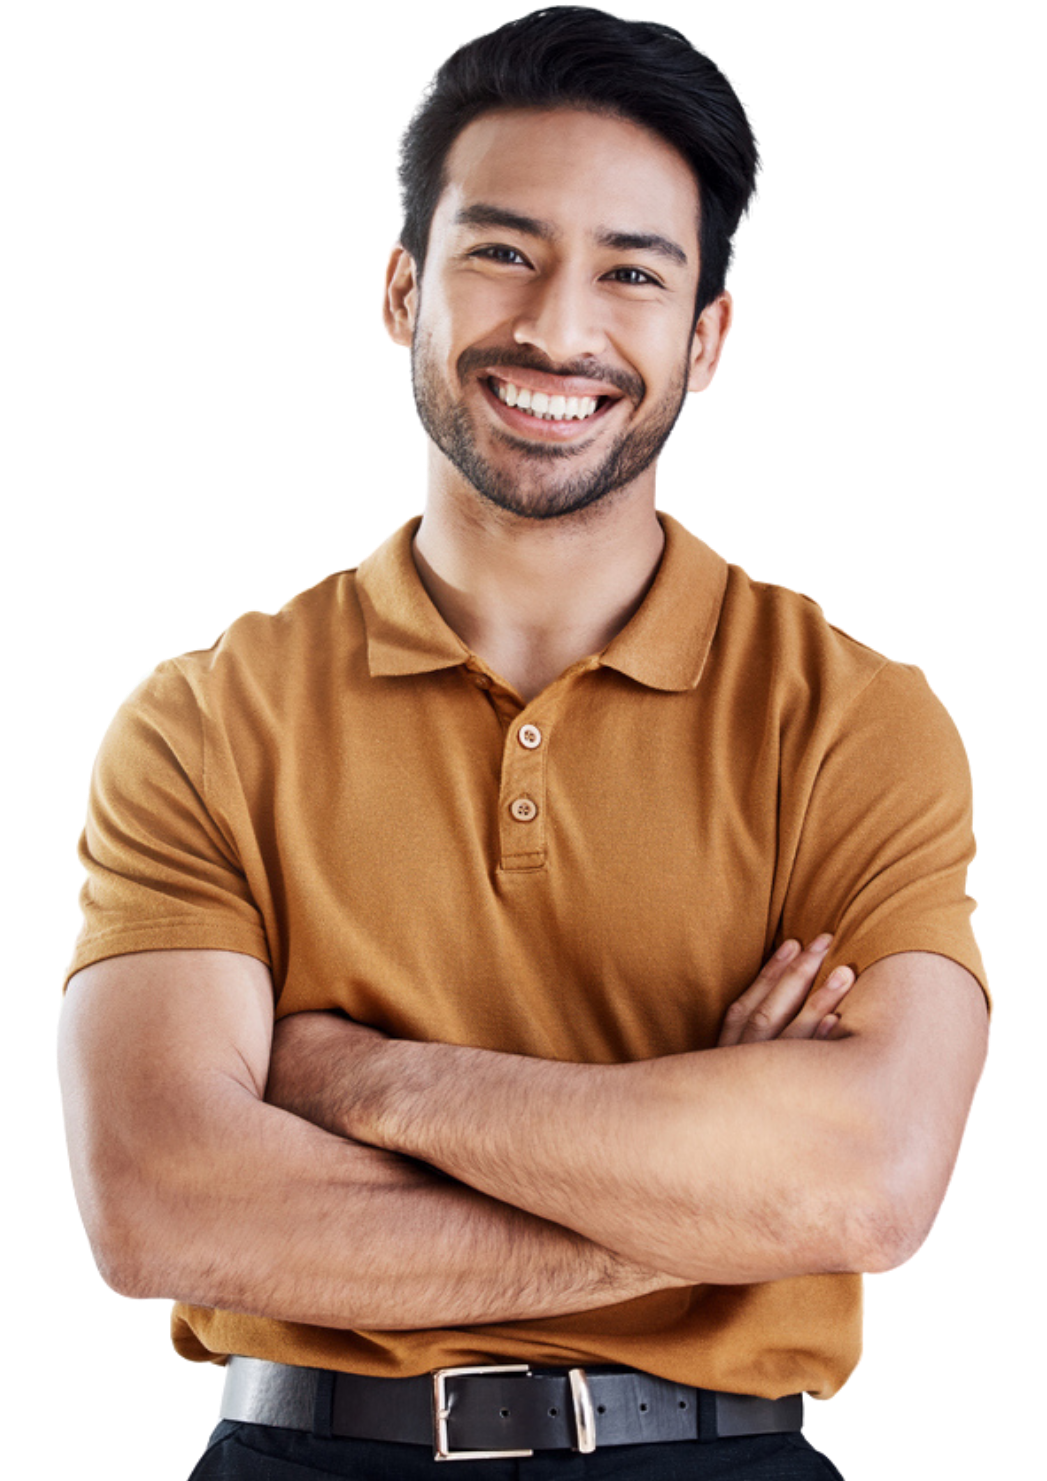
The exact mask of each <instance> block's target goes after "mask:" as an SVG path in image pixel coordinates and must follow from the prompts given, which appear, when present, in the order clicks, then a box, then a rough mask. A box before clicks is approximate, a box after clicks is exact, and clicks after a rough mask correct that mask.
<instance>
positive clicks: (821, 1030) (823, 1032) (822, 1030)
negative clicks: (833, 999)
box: [814, 1013, 840, 1039]
mask: <svg viewBox="0 0 1047 1481" xmlns="http://www.w3.org/2000/svg"><path fill="white" fill-rule="evenodd" d="M839 1021H840V1019H839V1016H838V1015H837V1014H836V1013H829V1014H828V1015H827V1016H826V1017H825V1018H823V1019H822V1021H821V1023H820V1024H819V1025H818V1027H817V1028H816V1029H815V1031H814V1037H815V1038H816V1039H827V1038H828V1037H829V1035H830V1034H831V1033H832V1031H833V1029H834V1028H835V1027H836V1025H837V1024H838V1023H839Z"/></svg>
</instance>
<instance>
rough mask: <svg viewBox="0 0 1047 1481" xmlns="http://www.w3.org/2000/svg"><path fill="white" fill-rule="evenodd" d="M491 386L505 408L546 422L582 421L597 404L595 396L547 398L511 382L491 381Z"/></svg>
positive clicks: (542, 393)
mask: <svg viewBox="0 0 1047 1481" xmlns="http://www.w3.org/2000/svg"><path fill="white" fill-rule="evenodd" d="M493 384H494V389H495V391H496V393H497V395H498V399H499V400H500V401H504V402H505V404H506V406H518V407H519V408H520V410H521V411H529V412H530V413H531V415H532V416H535V417H539V418H541V420H542V421H546V422H565V421H579V422H580V421H584V420H585V418H586V417H591V416H592V414H593V412H594V411H595V410H596V408H597V405H598V404H599V402H598V399H597V397H595V396H547V395H546V393H545V392H544V391H531V390H528V388H527V387H526V386H514V385H513V383H512V381H500V380H493Z"/></svg>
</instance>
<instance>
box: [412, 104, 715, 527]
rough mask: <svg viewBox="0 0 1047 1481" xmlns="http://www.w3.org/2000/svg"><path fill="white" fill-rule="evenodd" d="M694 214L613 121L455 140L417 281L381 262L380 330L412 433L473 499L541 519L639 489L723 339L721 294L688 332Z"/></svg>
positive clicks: (495, 128) (543, 116)
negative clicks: (414, 417)
mask: <svg viewBox="0 0 1047 1481" xmlns="http://www.w3.org/2000/svg"><path fill="white" fill-rule="evenodd" d="M698 212H699V204H698V191H697V186H696V184H695V180H694V176H693V175H692V173H691V171H690V169H689V167H688V165H687V164H686V162H685V161H684V160H683V158H682V157H681V156H680V155H679V154H677V153H676V151H675V150H674V149H672V148H671V147H670V146H669V145H668V144H666V143H665V142H664V141H663V140H661V139H660V138H658V137H657V136H656V135H654V134H651V133H649V132H648V131H647V130H646V129H643V128H641V127H639V126H638V125H636V124H634V123H630V122H626V121H624V120H622V119H618V118H607V117H603V116H599V115H596V114H591V113H585V112H581V111H577V110H574V109H556V110H551V111H546V112H536V111H532V110H514V111H511V112H502V113H490V114H485V115H484V116H482V117H481V118H479V119H477V120H476V121H475V122H473V123H472V124H470V125H469V127H468V128H466V129H465V130H463V132H462V133H461V134H460V135H459V137H458V139H457V140H456V141H455V144H454V147H453V149H452V150H451V153H450V155H449V158H448V162H447V185H446V188H445V189H444V191H443V194H442V195H441V197H440V200H439V203H438V205H437V209H436V212H435V214H434V217H433V222H432V228H431V232H430V239H429V250H428V255H427V257H426V263H425V274H424V285H421V286H420V285H419V284H418V282H417V279H416V275H415V270H414V264H413V263H412V261H411V259H410V258H409V257H407V256H406V254H404V253H403V252H402V251H401V252H400V253H399V256H397V255H396V254H394V260H393V264H392V266H391V270H390V273H391V275H390V285H389V298H388V301H387V322H389V325H390V329H391V332H392V333H393V336H394V338H397V339H398V340H400V342H402V343H404V342H407V341H408V340H409V341H410V343H411V346H412V370H413V379H414V389H415V400H416V403H417V406H418V411H419V414H420V416H421V419H422V423H423V425H424V427H425V430H426V432H427V433H428V434H429V437H430V438H431V439H432V441H433V443H434V444H435V445H436V447H437V448H439V449H440V452H441V453H442V454H443V456H444V457H445V458H446V459H447V461H448V462H449V463H450V464H451V465H453V467H454V468H456V469H457V470H458V472H459V473H460V474H462V475H463V476H464V478H465V479H466V480H467V481H468V483H469V484H470V485H471V486H472V487H473V488H474V489H475V490H476V491H477V492H478V493H479V494H480V495H482V497H483V498H484V499H486V500H488V501H489V502H490V503H493V504H496V505H498V506H499V507H500V508H502V509H505V510H509V511H511V512H512V513H514V514H517V515H523V516H525V517H528V518H531V519H549V518H553V517H555V516H557V515H563V514H568V513H572V512H575V511H577V510H580V509H584V508H586V507H589V506H591V505H593V504H595V503H596V502H597V501H599V500H601V499H604V498H606V496H607V495H608V494H610V493H612V492H613V491H615V490H617V489H620V488H625V487H629V486H632V485H634V484H635V483H636V481H637V480H638V479H642V478H643V477H644V476H645V475H646V476H647V477H648V478H650V479H653V466H652V465H653V462H654V459H655V458H656V457H657V455H658V452H659V451H660V449H661V447H662V444H663V443H664V441H665V439H666V437H667V436H668V435H669V432H670V431H671V429H672V426H673V424H674V422H675V420H676V417H677V415H678V414H679V411H680V408H681V406H682V404H683V400H684V397H685V395H686V392H687V390H688V389H691V388H693V389H699V388H700V387H701V386H702V385H704V384H706V383H707V381H708V379H709V378H710V377H711V375H712V370H713V368H714V366H715V358H716V353H717V351H718V346H719V339H720V338H722V332H723V330H725V329H726V319H727V313H728V309H729V304H728V302H727V300H726V299H725V300H723V301H722V302H719V307H718V314H717V313H713V314H712V315H711V316H710V315H709V314H705V315H703V316H702V322H701V323H700V325H699V330H698V333H697V334H696V333H695V332H694V323H693V321H694V303H695V294H696V291H697V284H698ZM710 317H711V319H712V320H716V321H717V323H719V325H720V333H719V334H718V335H714V336H713V338H714V339H715V340H716V343H715V344H712V345H711V346H710V343H709V342H708V341H709V335H708V334H707V333H706V334H705V335H704V338H703V329H707V327H708V326H707V324H706V322H705V321H706V320H707V319H710ZM720 321H722V322H720Z"/></svg>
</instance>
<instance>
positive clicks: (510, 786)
mask: <svg viewBox="0 0 1047 1481" xmlns="http://www.w3.org/2000/svg"><path fill="white" fill-rule="evenodd" d="M540 710H541V704H540V702H539V703H538V704H537V705H535V706H534V713H532V707H531V706H528V707H527V708H526V709H524V710H523V711H521V712H519V713H517V714H516V715H515V716H513V718H512V719H511V720H510V722H509V725H508V727H507V729H506V732H505V741H504V744H503V747H502V784H501V788H500V791H499V797H498V837H499V844H500V858H499V862H498V867H499V869H501V870H504V871H516V870H522V869H543V868H544V867H545V862H546V815H547V811H548V799H547V795H546V757H547V755H548V752H549V736H550V720H549V718H548V717H547V716H543V715H542V714H541V713H539V711H540Z"/></svg>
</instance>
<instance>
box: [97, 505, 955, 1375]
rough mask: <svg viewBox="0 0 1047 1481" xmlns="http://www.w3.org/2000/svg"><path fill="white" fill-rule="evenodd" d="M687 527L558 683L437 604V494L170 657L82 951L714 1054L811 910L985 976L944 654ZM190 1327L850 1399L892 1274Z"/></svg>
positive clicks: (256, 1339) (139, 736)
mask: <svg viewBox="0 0 1047 1481" xmlns="http://www.w3.org/2000/svg"><path fill="white" fill-rule="evenodd" d="M663 524H664V526H665V530H666V537H667V539H666V548H665V554H664V556H663V559H662V562H661V565H660V567H659V570H658V573H657V576H656V578H655V581H654V583H653V585H652V587H651V589H650V591H649V593H648V595H647V597H646V599H645V600H644V602H643V604H642V606H641V607H640V609H639V610H638V612H637V613H636V615H635V616H634V617H633V618H632V620H631V621H630V622H629V624H628V625H627V626H626V627H625V628H624V629H623V630H622V632H621V633H619V634H618V636H617V637H616V638H614V639H613V640H612V641H611V642H610V643H609V644H608V645H607V647H606V648H605V649H604V650H603V651H602V652H601V653H599V654H595V655H593V656H592V657H589V658H586V659H583V660H582V661H581V662H579V663H576V664H574V665H572V667H570V668H569V669H568V670H567V671H566V672H565V673H564V674H562V675H561V676H560V678H559V679H557V680H556V682H555V683H553V684H551V685H550V686H549V687H548V688H547V689H546V690H545V691H544V692H543V693H542V694H540V695H539V696H538V697H537V698H536V699H534V700H532V701H531V702H530V703H529V704H527V705H524V704H523V703H522V702H521V700H520V698H519V696H518V695H517V694H516V693H515V692H514V691H513V690H512V689H511V688H510V687H509V686H508V685H507V684H505V683H504V682H503V681H502V680H501V679H500V678H499V677H498V675H497V674H495V673H493V672H492V671H491V670H490V669H489V668H488V667H487V666H486V665H485V664H484V662H483V661H482V660H481V659H480V658H478V657H477V656H476V655H474V654H472V653H470V652H469V651H468V650H467V649H466V647H465V646H464V645H463V643H462V642H461V641H460V639H459V638H458V637H457V636H456V635H455V634H454V633H453V632H452V631H451V630H450V629H449V628H448V627H447V625H446V623H445V622H444V621H443V619H442V618H441V617H440V615H439V613H438V612H437V611H436V609H435V608H434V607H433V605H432V603H431V602H430V600H429V598H428V596H427V595H426V593H425V590H424V588H423V587H422V585H421V582H420V581H419V578H418V575H417V573H416V570H415V567H414V563H413V561H412V558H411V539H412V537H413V533H414V530H415V529H416V528H417V523H412V524H410V525H408V526H406V527H405V528H404V529H402V530H400V531H399V532H398V533H397V534H396V535H394V536H393V537H392V538H391V539H390V540H389V541H388V542H387V543H386V544H385V545H384V546H382V548H381V549H380V550H379V551H377V552H376V553H375V554H374V555H373V556H371V557H370V558H369V559H368V560H366V561H365V562H364V563H363V565H361V567H360V568H359V570H358V571H356V572H351V571H350V572H343V573H341V574H339V575H336V576H332V577H330V578H329V579H328V580H327V581H324V582H322V583H321V584H320V585H319V586H317V587H314V588H313V589H312V590H311V591H307V592H305V593H303V594H302V595H301V596H299V597H296V598H295V600H294V601H292V602H291V603H289V604H288V606H286V607H285V608H283V610H282V611H280V612H278V613H277V614H276V615H275V616H264V615H261V614H259V613H249V614H248V615H247V616H245V617H242V618H241V619H240V620H239V621H238V622H236V623H234V624H233V626H232V627H231V628H230V629H229V631H228V632H227V633H226V634H225V635H224V636H223V637H222V638H221V639H220V640H219V642H218V643H217V644H216V645H215V646H214V647H213V648H212V649H210V650H209V651H207V652H205V653H191V654H187V655H185V656H184V657H182V658H178V659H174V660H172V661H171V662H169V663H165V664H163V665H161V667H160V668H159V669H158V670H157V671H156V673H155V674H154V675H153V676H152V677H151V678H150V679H148V680H147V681H146V682H145V684H143V685H142V686H141V687H140V688H139V689H138V691H137V692H136V693H135V694H134V695H133V696H132V697H131V698H130V700H128V702H127V703H126V705H125V706H124V707H123V708H122V710H121V711H120V713H119V715H118V716H117V719H116V720H115V722H114V724H113V726H112V728H111V729H110V731H109V734H108V736H107V738H106V740H105V743H104V745H103V748H102V752H101V755H100V757H99V760H98V764H97V767H96V772H95V777H94V783H93V789H92V796H91V803H90V814H89V818H88V823H87V829H86V832H85V834H84V840H83V845H82V852H83V859H84V862H85V864H86V866H87V869H88V881H87V884H86V886H85V889H84V894H83V906H84V915H85V925H84V928H83V931H82V934H81V936H80V940H79V943H78V946H77V950H76V956H75V959H74V961H73V964H72V967H71V971H76V970H78V969H79V968H81V967H84V966H86V965H87V964H88V963H90V962H94V961H98V960H99V959H101V958H103V957H109V956H115V955H118V954H122V953H126V952H136V951H146V950H154V949H157V948H175V947H197V948H199V947H211V948H217V949H220V950H226V951H238V952H246V953H249V954H250V955H252V956H256V957H258V958H260V959H261V960H262V961H264V962H266V963H267V964H268V965H269V966H270V967H271V969H272V973H273V978H274V981H275V984H276V990H277V994H278V1005H277V1011H278V1013H279V1014H281V1015H282V1014H286V1013H293V1012H296V1011H299V1010H302V1009H317V1008H320V1009H322V1008H331V1007H338V1008H342V1009H344V1010H345V1011H346V1012H347V1013H349V1014H350V1015H351V1016H352V1017H353V1018H356V1019H359V1020H361V1021H363V1022H365V1023H370V1024H373V1025H375V1026H376V1027H378V1028H380V1029H383V1030H384V1031H386V1032H387V1033H390V1034H393V1035H397V1036H400V1037H408V1038H415V1039H438V1040H444V1041H447V1042H452V1043H460V1044H471V1045H478V1046H482V1047H484V1048H490V1049H502V1050H508V1051H512V1052H515V1053H522V1054H533V1055H539V1056H542V1057H545V1058H551V1059H562V1060H573V1061H584V1062H597V1063H611V1062H620V1061H626V1060H634V1059H643V1058H649V1057H652V1056H656V1055H664V1054H674V1053H678V1052H681V1051H685V1050H694V1049H707V1048H710V1047H711V1046H712V1045H713V1044H714V1043H715V1039H716V1035H717V1032H718V1030H719V1026H720V1022H721V1020H722V1017H723V1014H724V1011H725V1009H726V1008H727V1006H728V1004H729V1003H731V1002H732V1001H733V1000H734V998H736V997H737V996H738V995H739V993H740V992H741V991H742V990H743V988H745V987H746V986H747V985H748V983H749V982H750V981H751V980H752V978H753V977H754V976H755V974H756V973H757V971H758V970H759V968H760V965H761V963H762V962H763V961H764V960H765V959H766V958H767V956H768V955H769V954H770V953H771V951H772V950H773V949H774V947H775V946H776V945H777V944H778V943H779V942H780V941H781V940H783V939H784V938H785V937H786V936H797V937H800V938H802V939H805V940H807V939H810V938H811V937H813V936H815V935H816V934H817V933H819V932H820V931H823V930H831V931H834V932H835V933H836V936H837V940H836V944H835V946H834V951H833V956H832V958H831V959H830V962H829V964H828V965H829V966H830V967H831V966H832V965H833V963H835V962H839V961H843V962H848V963H850V964H852V965H853V966H854V967H855V968H856V969H857V970H859V971H861V970H862V969H864V968H866V967H868V966H869V965H870V964H871V963H872V962H874V961H876V960H877V959H878V958H880V957H883V956H887V955H889V954H891V953H893V952H900V951H909V950H919V951H932V952H939V953H941V954H943V955H946V956H949V957H952V958H953V959H955V960H956V961H958V962H960V963H962V964H963V965H964V966H965V967H967V968H968V969H969V970H970V971H971V972H973V973H974V974H975V975H976V976H977V977H978V978H979V979H980V980H983V972H982V966H981V962H980V959H979V955H978V951H977V947H976V946H975V944H974V940H973V937H972V935H971V930H970V911H971V909H972V902H971V901H970V900H969V899H968V898H967V897H966V895H965V892H964V874H965V868H966V865H967V863H968V861H969V860H970V858H971V855H972V853H973V842H972V836H971V813H970V795H969V783H968V775H967V765H966V761H965V757H964V753H963V750H962V747H961V745H960V742H959V739H958V737H957V735H956V732H955V730H954V729H953V726H952V724H951V722H950V721H949V719H948V716H947V715H946V714H945V712H944V711H943V709H942V707H941V705H940V704H939V703H938V701H937V700H936V699H935V698H934V696H933V695H932V694H931V692H930V690H929V689H928V687H927V684H926V682H925V681H924V679H923V677H922V675H921V674H920V673H919V671H918V670H916V669H913V668H909V667H905V666H902V665H900V664H895V663H891V662H888V661H887V660H886V659H884V658H882V657H881V656H880V655H878V654H876V653H873V652H872V651H870V650H869V649H868V648H865V647H863V646H862V645H861V644H860V643H856V642H855V641H853V640H852V639H851V638H849V637H847V636H845V635H844V634H842V633H840V632H838V631H837V630H836V629H834V628H832V627H831V626H830V625H829V624H828V623H827V622H826V620H825V618H824V616H823V615H822V613H821V611H820V609H819V608H818V607H817V606H816V605H815V604H814V603H813V602H811V601H809V600H808V599H807V598H805V597H801V596H797V595H795V594H794V593H792V592H789V591H784V590H782V589H780V588H777V587H773V586H767V585H764V584H761V583H757V582H754V581H751V580H750V579H749V578H748V577H747V576H746V575H745V574H744V573H743V572H742V571H740V570H738V569H737V568H736V567H729V566H727V565H726V564H725V563H724V562H723V561H722V560H721V559H720V558H719V557H718V556H717V555H715V554H714V553H713V552H712V551H711V550H709V549H708V548H707V547H706V546H705V545H703V544H702V543H701V542H700V541H698V540H696V539H694V537H693V536H691V535H689V534H688V533H687V532H686V531H685V530H684V529H683V528H682V527H681V526H680V525H678V524H677V523H675V522H674V521H673V520H671V519H668V518H665V519H663ZM258 1196H259V1198H263V1199H264V1197H265V1188H264V1186H262V1187H259V1190H258ZM439 1258H440V1252H439V1250H438V1249H434V1251H433V1259H434V1261H438V1260H439ZM174 1339H175V1344H176V1346H177V1347H178V1349H179V1351H180V1352H182V1353H184V1354H185V1355H186V1356H187V1357H191V1358H207V1357H212V1356H221V1355H224V1354H227V1353H231V1352H236V1353H242V1354H245V1355H248V1356H258V1357H267V1358H273V1359H277V1360H281V1361H284V1362H292V1363H300V1364H307V1365H317V1366H328V1367H337V1368H344V1369H347V1370H350V1371H358V1372H366V1373H377V1374H388V1375H397V1374H404V1373H416V1372H420V1371H423V1370H425V1369H429V1368H435V1367H439V1366H444V1365H455V1364H466V1363H475V1362H483V1361H487V1360H492V1359H493V1360H498V1359H506V1360H515V1359H531V1360H534V1361H538V1362H545V1363H557V1364H561V1363H575V1362H577V1363H585V1362H587V1361H588V1362H616V1363H625V1364H630V1365H633V1366H636V1367H639V1368H644V1369H647V1370H649V1371H651V1372H654V1373H658V1374H662V1375H664V1376H666V1377H670V1378H675V1379H680V1380H683V1381H687V1382H691V1383H694V1384H698V1385H704V1386H707V1387H711V1388H719V1389H728V1390H735V1391H740V1392H748V1393H761V1394H769V1395H776V1394H781V1393H789V1392H795V1391H797V1390H800V1389H806V1390H809V1391H811V1392H813V1393H817V1394H821V1395H827V1394H829V1393H831V1392H832V1391H833V1390H834V1389H836V1388H837V1387H838V1386H839V1385H840V1383H842V1382H843V1380H844V1379H845V1378H846V1377H847V1374H848V1373H849V1372H850V1370H851V1368H852V1367H853V1365H854V1363H855V1362H856V1360H857V1357H858V1351H859V1343H860V1282H859V1278H858V1277H857V1276H847V1275H836V1276H811V1277H805V1278H802V1279H794V1280H786V1281H776V1282H769V1283H765V1284H761V1285H756V1286H748V1287H741V1286H732V1287H727V1286H719V1287H717V1286H700V1287H697V1288H695V1289H693V1290H689V1291H678V1290H673V1291H667V1292H664V1293H660V1294H656V1295H652V1296H647V1297H643V1298H641V1299H638V1300H634V1301H630V1302H627V1303H623V1304H619V1305H616V1306H613V1307H609V1308H606V1309H603V1310H599V1311H595V1312H586V1313H583V1314H580V1315H575V1316H566V1317H561V1318H556V1319H549V1320H543V1321H530V1322H528V1321H521V1322H511V1323H504V1324H497V1325H487V1326H482V1327H472V1328H462V1329H457V1330H455V1329H443V1330H439V1331H412V1332H362V1333H357V1332H349V1331H334V1330H325V1329H321V1328H317V1327H307V1326H301V1325H292V1324H288V1323H284V1322H276V1321H268V1320H264V1319H260V1318H256V1317H245V1316H241V1315H237V1314H232V1313H228V1312H216V1311H209V1310H203V1309H200V1308H195V1307H192V1308H187V1307H177V1308H176V1310H175V1315H174Z"/></svg>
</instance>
